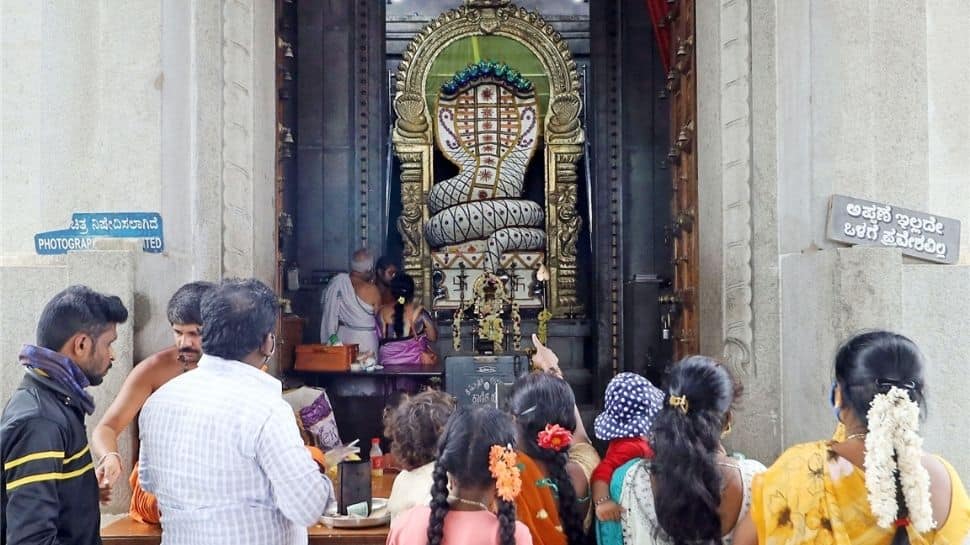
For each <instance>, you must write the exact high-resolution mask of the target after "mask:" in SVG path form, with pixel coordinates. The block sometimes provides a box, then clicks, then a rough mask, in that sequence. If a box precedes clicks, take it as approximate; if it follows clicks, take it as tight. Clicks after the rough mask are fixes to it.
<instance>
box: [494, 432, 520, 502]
mask: <svg viewBox="0 0 970 545" xmlns="http://www.w3.org/2000/svg"><path fill="white" fill-rule="evenodd" d="M488 470H489V471H490V472H491V473H492V477H494V478H495V488H496V489H497V490H498V497H500V498H502V499H503V500H505V501H509V502H513V501H515V498H516V496H518V495H519V492H521V491H522V473H521V471H520V470H519V464H518V460H517V459H516V455H515V450H514V449H513V448H512V445H506V446H504V447H503V446H502V445H492V448H491V449H489V451H488Z"/></svg>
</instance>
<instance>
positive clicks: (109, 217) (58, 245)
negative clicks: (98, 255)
mask: <svg viewBox="0 0 970 545" xmlns="http://www.w3.org/2000/svg"><path fill="white" fill-rule="evenodd" d="M97 238H140V239H142V250H143V251H145V252H148V253H153V254H158V253H161V252H162V251H164V250H165V242H164V237H163V234H162V216H161V214H159V213H157V212H76V213H74V214H73V215H72V216H71V223H70V225H69V226H68V228H67V229H60V230H57V231H46V232H43V233H37V234H36V235H34V249H35V250H36V251H37V253H38V254H40V255H57V254H64V253H67V252H69V251H76V250H91V249H93V248H94V240H95V239H97Z"/></svg>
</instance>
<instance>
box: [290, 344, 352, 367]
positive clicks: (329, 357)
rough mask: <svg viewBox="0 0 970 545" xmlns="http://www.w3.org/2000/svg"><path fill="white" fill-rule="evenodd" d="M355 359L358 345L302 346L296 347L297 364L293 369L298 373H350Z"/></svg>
mask: <svg viewBox="0 0 970 545" xmlns="http://www.w3.org/2000/svg"><path fill="white" fill-rule="evenodd" d="M355 359H357V345H356V344H348V345H344V346H327V345H325V344H301V345H299V346H297V347H296V364H295V365H294V366H293V368H294V369H295V370H297V371H350V364H351V362H353V361H354V360H355Z"/></svg>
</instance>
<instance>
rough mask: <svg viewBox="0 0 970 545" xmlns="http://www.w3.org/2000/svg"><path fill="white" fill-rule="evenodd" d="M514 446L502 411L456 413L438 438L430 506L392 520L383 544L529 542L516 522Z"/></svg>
mask: <svg viewBox="0 0 970 545" xmlns="http://www.w3.org/2000/svg"><path fill="white" fill-rule="evenodd" d="M514 445H515V427H514V425H513V424H512V419H511V418H510V417H509V416H508V415H507V414H505V413H503V412H501V411H499V410H497V409H494V408H491V407H473V408H459V409H458V410H457V411H455V413H454V414H452V416H451V418H449V419H448V423H447V424H446V425H445V429H444V431H443V432H442V435H441V438H440V439H439V441H438V455H437V462H436V465H435V468H434V473H433V482H434V484H433V485H432V487H431V506H430V507H429V506H424V505H422V506H418V507H413V508H411V509H410V510H408V511H405V512H404V513H402V514H401V515H399V516H398V517H397V518H395V519H394V520H393V521H392V522H391V529H390V532H389V533H388V536H387V545H425V544H428V545H532V538H531V536H530V535H529V529H528V528H527V527H526V526H525V525H523V524H522V523H521V522H516V520H515V498H516V496H517V495H518V493H519V490H520V489H521V484H522V483H521V479H520V475H519V468H518V462H517V460H516V455H515V450H514ZM449 488H450V492H449Z"/></svg>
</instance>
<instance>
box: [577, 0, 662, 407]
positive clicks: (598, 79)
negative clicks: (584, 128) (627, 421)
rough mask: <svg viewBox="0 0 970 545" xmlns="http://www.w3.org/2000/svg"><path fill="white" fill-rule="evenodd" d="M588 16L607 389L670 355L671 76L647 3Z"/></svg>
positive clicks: (628, 2) (596, 6) (601, 382)
mask: <svg viewBox="0 0 970 545" xmlns="http://www.w3.org/2000/svg"><path fill="white" fill-rule="evenodd" d="M590 22H591V32H590V40H591V41H590V65H591V75H592V77H591V80H590V82H591V100H590V104H589V108H590V110H591V114H592V116H593V121H592V123H591V124H590V128H589V130H590V138H591V141H592V143H593V180H594V188H595V189H594V195H593V209H594V213H593V215H594V217H593V235H594V244H593V248H594V250H593V251H594V258H593V262H594V263H596V267H595V268H594V270H593V288H592V292H593V298H592V299H593V301H594V303H595V305H594V306H593V308H592V316H593V318H594V320H595V327H596V330H597V349H596V359H597V362H598V369H599V372H598V376H597V381H596V384H595V385H594V389H596V390H598V391H600V392H602V391H603V390H604V389H605V387H606V383H607V382H608V381H609V379H610V377H611V376H612V374H613V371H614V370H616V371H627V370H629V371H637V372H640V373H644V374H646V375H647V376H648V377H650V378H651V379H653V380H659V378H660V373H661V372H662V370H663V368H664V367H665V366H666V363H667V362H668V361H669V352H670V347H669V343H665V342H663V341H661V339H660V325H659V310H658V309H657V305H656V301H657V296H658V295H659V288H660V287H661V284H660V282H663V281H664V280H666V279H669V277H670V272H671V270H670V263H669V257H668V254H669V250H668V249H667V246H666V243H665V241H664V238H663V228H664V225H665V224H666V223H668V222H669V221H670V220H669V218H670V193H671V192H670V183H669V181H668V178H669V172H668V171H666V170H665V169H663V167H662V163H661V161H662V160H663V157H664V156H663V152H662V150H663V145H664V142H665V141H666V138H667V134H668V131H669V129H668V127H669V121H668V118H669V106H668V105H667V103H666V102H665V101H663V100H661V99H659V98H658V94H659V92H660V89H661V86H662V85H663V83H664V74H663V69H662V67H661V63H660V59H659V57H658V53H657V47H656V41H655V40H656V38H655V36H654V32H653V27H652V24H651V22H650V17H649V14H648V12H647V9H646V3H645V2H644V1H643V0H615V1H609V2H593V3H591V4H590Z"/></svg>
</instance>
